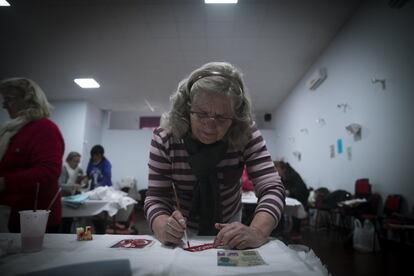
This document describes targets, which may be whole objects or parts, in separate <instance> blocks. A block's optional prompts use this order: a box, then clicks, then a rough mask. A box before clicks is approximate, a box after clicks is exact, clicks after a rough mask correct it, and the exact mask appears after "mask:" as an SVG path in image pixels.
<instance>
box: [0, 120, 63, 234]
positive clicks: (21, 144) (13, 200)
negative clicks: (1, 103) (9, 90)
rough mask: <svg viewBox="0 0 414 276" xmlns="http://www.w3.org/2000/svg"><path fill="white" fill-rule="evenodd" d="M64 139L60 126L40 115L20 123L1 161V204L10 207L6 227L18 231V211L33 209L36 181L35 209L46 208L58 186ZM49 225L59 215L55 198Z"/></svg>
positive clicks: (60, 215) (54, 225) (60, 212)
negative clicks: (37, 192)
mask: <svg viewBox="0 0 414 276" xmlns="http://www.w3.org/2000/svg"><path fill="white" fill-rule="evenodd" d="M63 152H64V141H63V137H62V134H61V133H60V131H59V128H58V127H57V126H56V125H55V124H54V123H53V122H52V121H50V120H49V119H46V118H43V119H40V120H37V121H33V122H30V123H28V124H27V125H25V126H23V127H22V128H21V129H20V130H19V131H18V132H17V133H16V134H15V135H14V136H13V137H12V138H11V140H10V143H9V146H8V148H7V150H6V152H5V154H4V156H3V159H2V160H1V161H0V176H1V177H4V181H5V190H4V191H3V192H1V193H0V204H2V205H8V206H10V207H11V214H10V219H9V230H10V231H11V232H20V217H19V211H20V210H29V209H33V208H34V202H35V195H36V186H37V183H39V198H38V204H37V208H38V209H46V208H47V207H48V205H49V203H50V202H51V201H52V199H53V196H54V195H55V194H56V192H57V191H58V189H59V184H58V178H59V175H60V171H61V169H62V159H63ZM50 211H51V212H50V214H49V220H48V227H57V226H58V225H59V224H60V221H61V217H62V203H61V200H60V197H58V198H57V200H56V201H55V203H54V204H53V206H52V207H51V208H50Z"/></svg>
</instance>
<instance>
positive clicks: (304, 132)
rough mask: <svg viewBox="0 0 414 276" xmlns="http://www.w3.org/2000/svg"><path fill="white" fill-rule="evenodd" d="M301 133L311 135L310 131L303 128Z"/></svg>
mask: <svg viewBox="0 0 414 276" xmlns="http://www.w3.org/2000/svg"><path fill="white" fill-rule="evenodd" d="M299 131H300V132H302V133H303V134H309V130H308V129H307V128H306V127H305V128H301V129H300V130H299Z"/></svg>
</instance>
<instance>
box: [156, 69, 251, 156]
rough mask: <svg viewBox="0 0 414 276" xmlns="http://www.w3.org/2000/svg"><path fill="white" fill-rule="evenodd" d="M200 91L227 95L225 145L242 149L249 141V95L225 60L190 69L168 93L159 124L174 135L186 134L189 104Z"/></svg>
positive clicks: (235, 70) (188, 122) (239, 77)
mask: <svg viewBox="0 0 414 276" xmlns="http://www.w3.org/2000/svg"><path fill="white" fill-rule="evenodd" d="M200 92H207V93H220V94H224V95H226V96H228V97H229V98H230V100H231V103H232V104H231V106H232V109H233V121H232V124H231V126H230V128H229V129H228V131H227V133H226V135H225V136H224V138H223V139H225V140H227V141H228V143H229V146H233V147H234V148H236V149H242V148H243V147H244V146H245V145H246V144H247V143H248V141H249V139H250V136H251V133H250V131H249V129H250V127H251V125H252V111H251V103H250V97H249V95H248V93H247V91H246V89H245V87H244V84H243V79H242V74H241V72H240V71H239V70H238V69H237V68H236V67H235V66H233V65H232V64H230V63H227V62H210V63H207V64H204V65H203V66H201V67H200V68H198V69H196V70H194V71H193V72H192V73H191V74H190V75H189V76H188V77H187V78H185V79H183V80H182V81H181V82H180V83H179V85H178V88H177V91H176V92H174V93H173V94H172V96H171V97H170V102H171V108H170V111H168V112H166V113H164V114H163V115H162V118H161V124H160V125H161V127H162V128H164V129H165V130H167V131H168V132H170V133H171V134H172V135H173V136H174V137H175V138H178V139H180V138H183V137H184V136H186V135H187V134H188V133H189V131H191V127H190V108H191V102H192V101H193V99H194V96H195V95H196V94H197V93H200Z"/></svg>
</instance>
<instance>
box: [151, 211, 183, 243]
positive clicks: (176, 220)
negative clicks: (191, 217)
mask: <svg viewBox="0 0 414 276" xmlns="http://www.w3.org/2000/svg"><path fill="white" fill-rule="evenodd" d="M186 228H187V225H186V221H185V218H184V217H183V215H182V214H181V212H179V211H174V213H172V215H171V216H167V215H160V216H158V217H156V218H155V220H154V222H153V231H154V234H155V237H156V238H157V239H158V240H159V241H160V242H161V243H163V244H165V245H169V244H175V245H180V244H181V243H182V237H183V236H184V231H185V229H186Z"/></svg>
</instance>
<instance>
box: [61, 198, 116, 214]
mask: <svg viewBox="0 0 414 276" xmlns="http://www.w3.org/2000/svg"><path fill="white" fill-rule="evenodd" d="M62 203H63V202H62ZM119 209H121V206H119V204H118V203H117V202H114V201H108V200H97V199H88V200H86V201H85V202H84V203H83V204H82V205H80V206H79V207H78V208H72V207H68V206H66V205H65V204H63V206H62V217H64V218H67V217H91V216H95V215H98V214H100V213H102V212H108V214H109V215H110V216H113V215H115V214H116V213H117V212H118V210H119Z"/></svg>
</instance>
